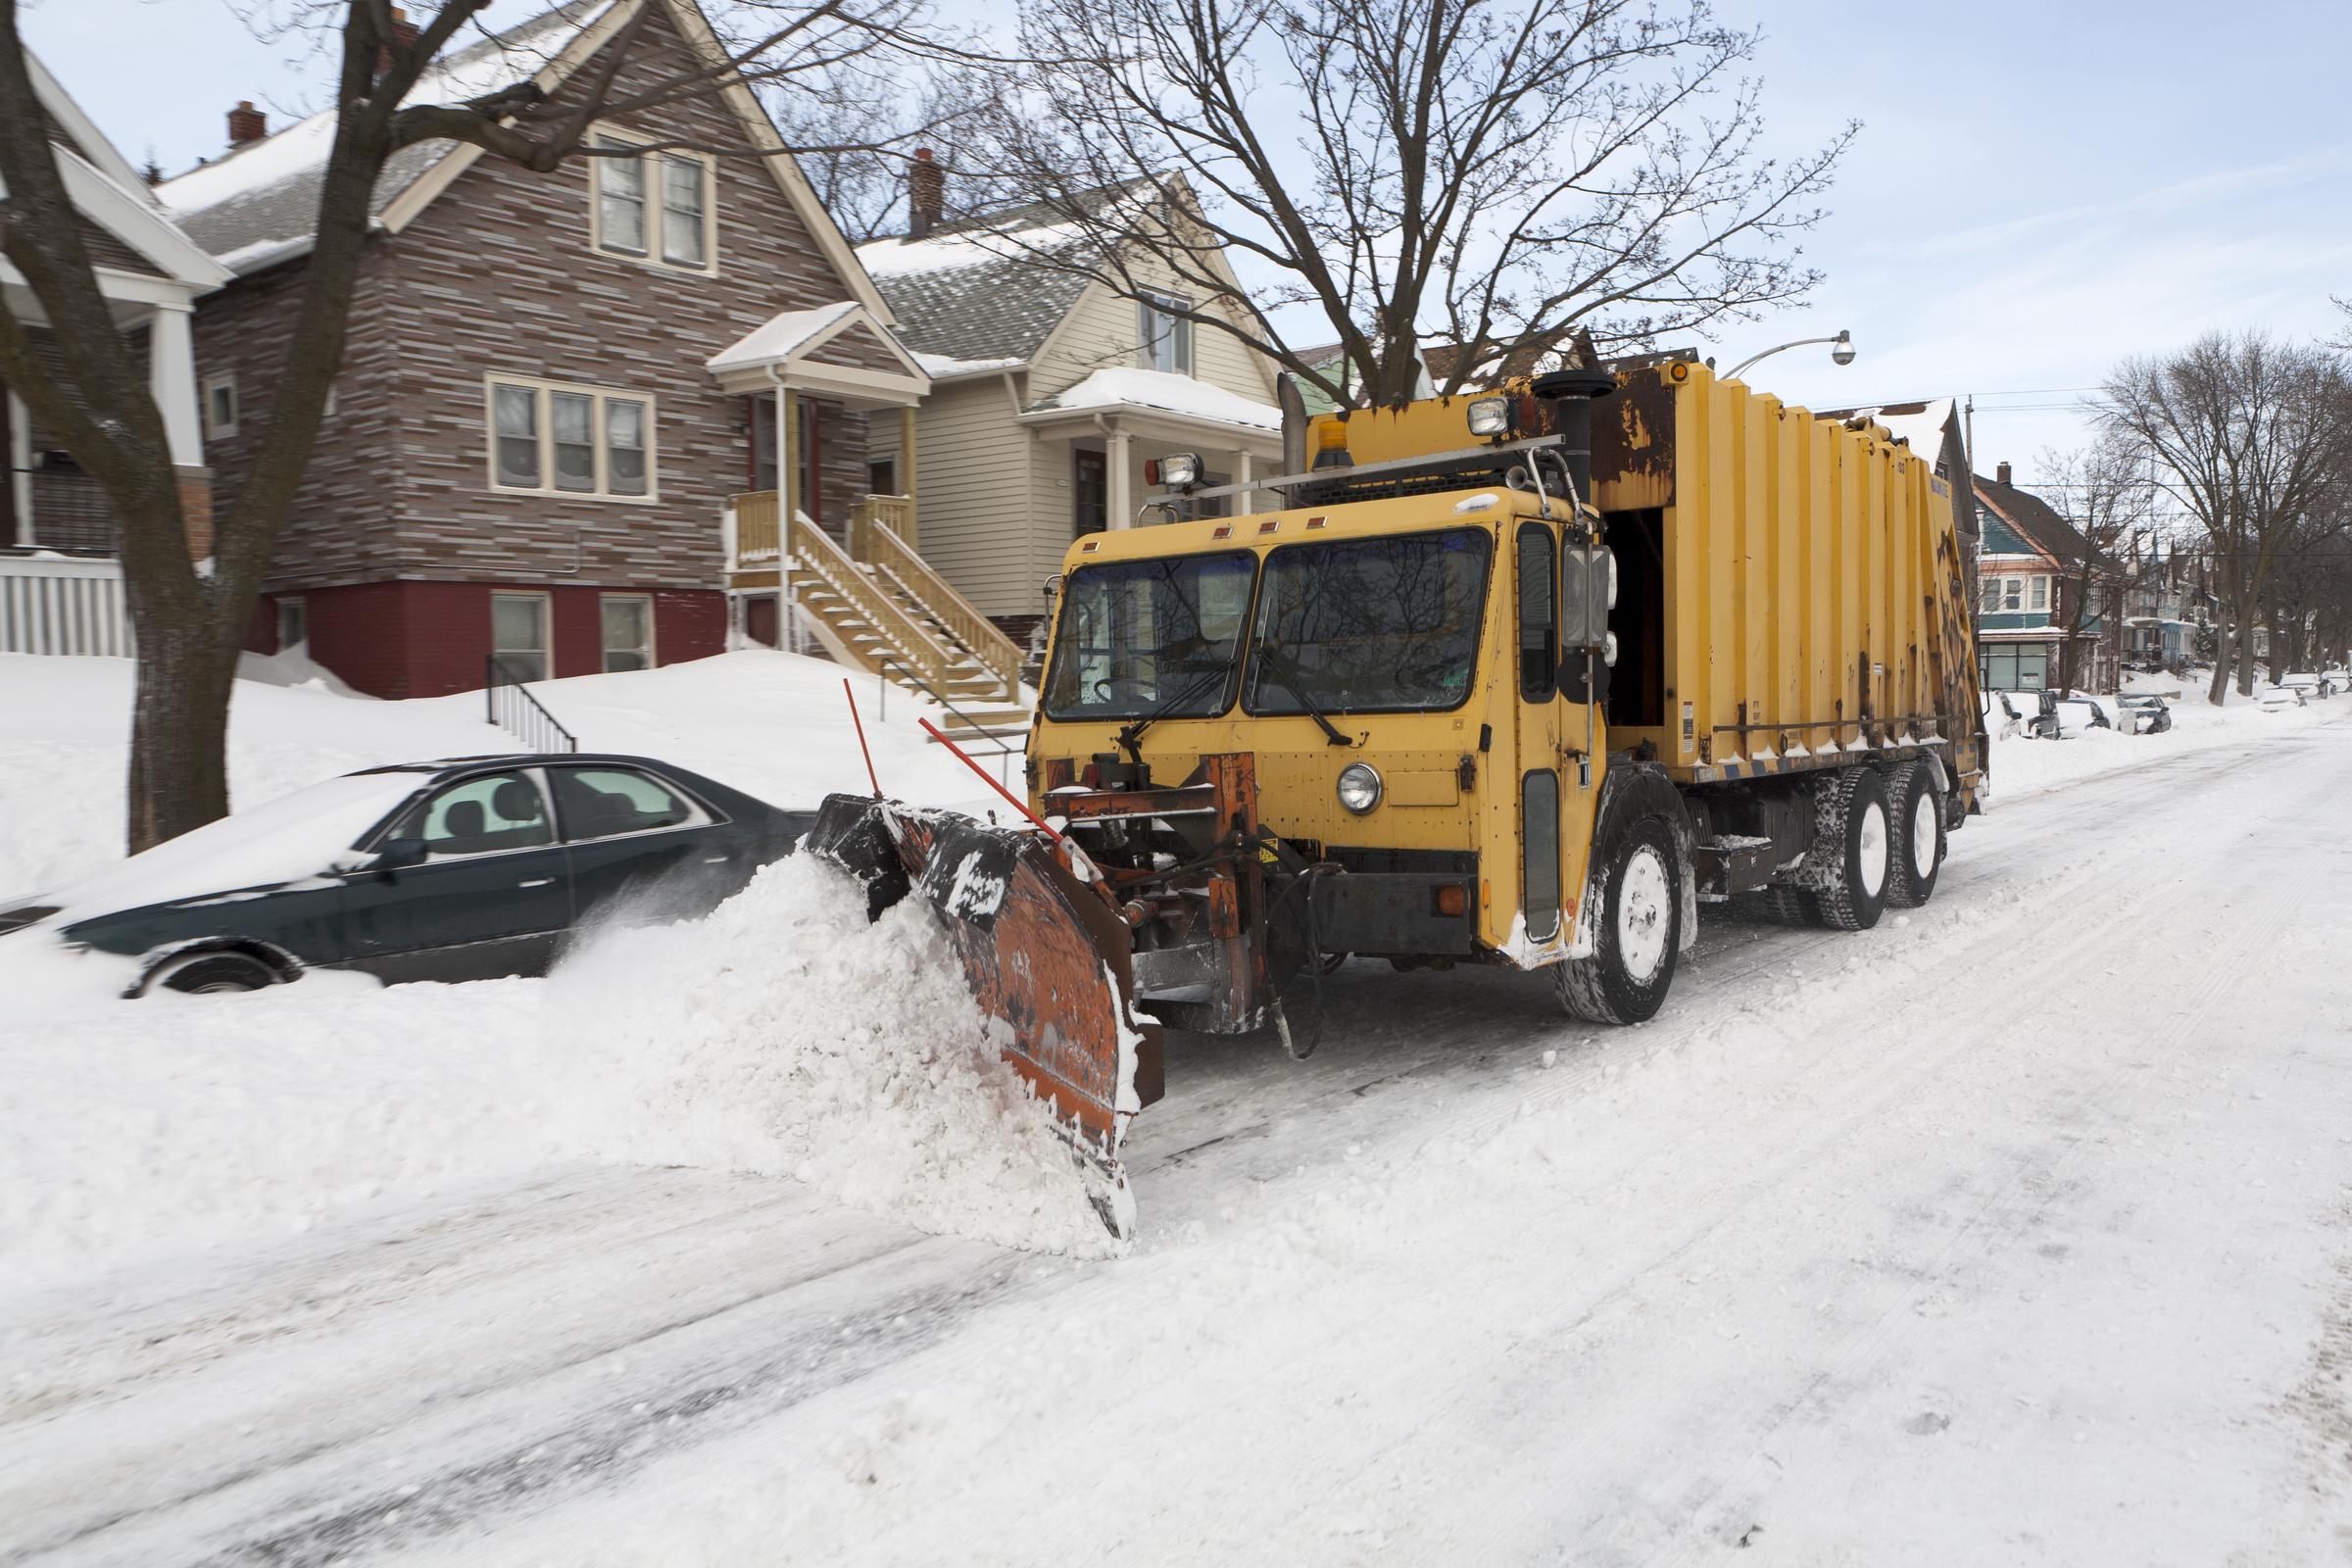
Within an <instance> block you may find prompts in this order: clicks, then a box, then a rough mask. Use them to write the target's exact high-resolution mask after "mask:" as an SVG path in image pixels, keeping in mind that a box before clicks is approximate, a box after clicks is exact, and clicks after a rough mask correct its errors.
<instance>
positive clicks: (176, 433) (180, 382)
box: [147, 304, 204, 468]
mask: <svg viewBox="0 0 2352 1568" xmlns="http://www.w3.org/2000/svg"><path fill="white" fill-rule="evenodd" d="M191 319H192V317H191V314H190V312H189V310H188V307H187V306H186V305H184V304H174V305H158V306H156V308H155V314H154V316H152V317H151V318H149V319H148V323H147V391H148V395H149V396H151V397H153V398H154V399H155V406H156V408H157V410H159V411H160V412H161V413H162V414H163V417H164V435H165V437H166V439H167V440H168V441H169V442H170V443H171V446H172V466H173V467H177V468H201V467H203V466H204V427H203V425H202V424H201V423H200V422H199V421H198V419H197V417H196V341H195V337H194V335H193V334H192V333H191V332H190V331H189V329H188V325H189V322H190V320H191Z"/></svg>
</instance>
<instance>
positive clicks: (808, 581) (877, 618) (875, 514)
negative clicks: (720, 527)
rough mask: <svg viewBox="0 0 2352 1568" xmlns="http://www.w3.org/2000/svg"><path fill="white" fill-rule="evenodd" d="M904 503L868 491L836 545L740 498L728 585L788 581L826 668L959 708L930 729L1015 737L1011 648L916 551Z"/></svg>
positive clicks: (1022, 713) (772, 500)
mask: <svg viewBox="0 0 2352 1568" xmlns="http://www.w3.org/2000/svg"><path fill="white" fill-rule="evenodd" d="M913 506H914V504H913V502H912V501H911V500H910V499H909V498H908V497H906V496H867V497H865V498H864V499H863V500H861V501H859V502H858V505H857V507H856V508H854V509H853V510H852V513H851V516H850V526H849V529H848V537H847V539H846V541H837V540H836V539H835V538H834V537H833V536H832V535H831V534H829V533H827V532H826V531H825V530H824V529H823V528H821V527H818V526H817V525H816V524H814V523H812V522H810V521H809V518H808V517H806V516H796V517H793V518H791V519H788V520H787V519H783V518H781V517H780V515H779V513H780V508H779V506H778V504H777V498H776V493H775V492H774V491H772V490H762V491H755V492H753V493H751V494H748V495H739V496H737V497H736V498H735V501H734V529H733V534H734V539H733V547H732V550H731V552H730V556H731V559H730V561H729V570H730V575H731V577H732V579H733V583H734V585H735V586H738V587H749V586H757V585H759V583H758V582H757V580H756V579H759V578H767V579H768V580H771V581H775V582H776V583H777V584H778V585H779V586H787V587H788V588H789V591H790V594H791V598H792V602H793V603H794V604H795V605H796V606H798V608H799V609H800V610H801V611H802V612H804V613H803V615H802V617H801V624H802V625H804V626H805V627H807V628H808V629H809V631H810V632H812V633H813V634H814V635H815V637H816V640H817V642H818V644H819V645H820V646H822V647H823V648H824V650H825V651H826V652H827V653H828V654H830V655H831V656H832V657H833V659H834V661H835V662H838V663H842V664H846V665H848V666H850V667H852V668H854V669H860V670H864V671H865V672H867V673H868V674H877V675H881V676H883V677H884V678H886V679H888V680H890V681H891V682H893V683H894V684H896V685H899V686H903V687H905V688H906V689H907V690H908V691H910V692H913V693H915V694H916V695H918V696H924V697H931V698H934V699H938V700H944V701H945V702H946V703H947V704H949V705H952V707H953V708H954V709H956V710H957V711H958V712H956V713H951V714H950V715H949V718H948V721H947V722H946V723H944V724H943V725H942V726H941V728H943V729H944V730H946V731H947V732H948V733H949V734H951V735H953V736H955V737H956V739H958V740H961V739H963V738H965V737H966V736H969V737H971V738H973V739H980V738H982V737H996V738H1003V737H1005V736H1010V735H1017V734H1020V733H1022V732H1023V731H1025V730H1026V729H1027V727H1028V723H1029V713H1028V710H1027V709H1025V708H1024V707H1022V706H1021V687H1020V674H1021V651H1020V648H1019V647H1018V646H1017V645H1016V644H1015V643H1014V642H1013V641H1012V639H1011V638H1009V637H1007V636H1005V634H1004V633H1003V632H1001V631H999V630H998V629H997V627H996V625H995V623H993V622H992V621H990V620H989V618H988V617H987V616H986V615H983V614H982V613H980V612H979V611H978V610H977V609H975V608H974V607H973V605H972V604H971V602H970V601H969V600H967V599H965V598H964V597H963V595H961V594H959V593H957V592H956V589H955V588H954V586H953V585H951V584H950V583H949V582H948V580H947V579H946V578H944V577H942V576H941V575H939V573H938V572H936V571H934V570H933V569H932V568H931V565H930V564H929V563H928V562H926V561H924V560H923V558H922V557H921V556H920V555H918V554H917V553H916V552H915V549H914V547H913V545H912V544H911V543H910V542H909V540H908V538H907V534H908V533H910V532H911V531H912V526H913ZM903 530H904V531H903ZM771 573H772V574H773V576H772V577H771V576H770V575H769V574H771ZM747 579H752V580H747Z"/></svg>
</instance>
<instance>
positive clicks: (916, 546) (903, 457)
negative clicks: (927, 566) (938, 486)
mask: <svg viewBox="0 0 2352 1568" xmlns="http://www.w3.org/2000/svg"><path fill="white" fill-rule="evenodd" d="M914 483H915V480H914V405H913V404H911V403H909V404H907V405H905V406H904V407H902V408H901V409H900V410H899V494H901V495H903V496H905V497H906V498H907V547H908V548H909V549H911V550H914V551H915V552H917V553H918V554H919V553H920V552H921V550H922V548H923V547H922V537H923V530H922V520H921V517H920V515H919V513H920V504H919V503H918V502H917V501H916V500H915V498H914Z"/></svg>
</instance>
